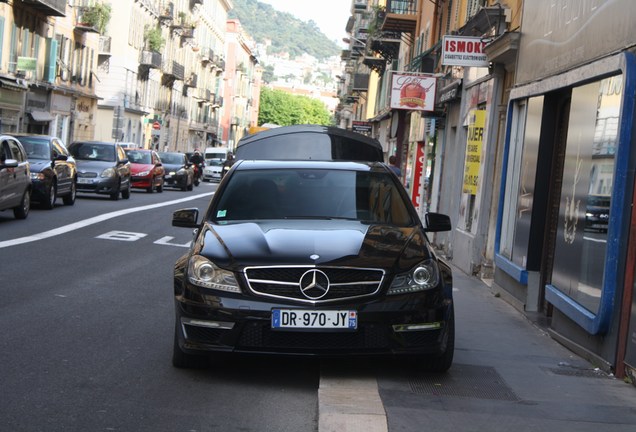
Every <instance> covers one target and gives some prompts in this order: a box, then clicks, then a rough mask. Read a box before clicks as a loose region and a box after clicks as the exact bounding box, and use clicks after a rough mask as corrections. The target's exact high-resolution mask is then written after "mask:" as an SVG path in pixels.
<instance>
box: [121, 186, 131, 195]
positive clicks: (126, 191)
mask: <svg viewBox="0 0 636 432" xmlns="http://www.w3.org/2000/svg"><path fill="white" fill-rule="evenodd" d="M121 197H122V198H123V199H129V198H130V182H128V187H127V188H126V189H124V190H122V191H121Z"/></svg>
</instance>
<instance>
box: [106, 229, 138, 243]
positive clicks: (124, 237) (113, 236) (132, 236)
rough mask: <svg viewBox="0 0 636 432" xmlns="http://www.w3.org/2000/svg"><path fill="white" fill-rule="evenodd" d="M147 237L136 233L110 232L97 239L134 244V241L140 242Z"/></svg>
mask: <svg viewBox="0 0 636 432" xmlns="http://www.w3.org/2000/svg"><path fill="white" fill-rule="evenodd" d="M147 235H148V234H144V233H135V232H129V231H109V232H107V233H104V234H101V235H98V236H97V237H95V238H98V239H105V240H119V241H128V242H133V241H137V240H140V239H142V238H144V237H146V236H147Z"/></svg>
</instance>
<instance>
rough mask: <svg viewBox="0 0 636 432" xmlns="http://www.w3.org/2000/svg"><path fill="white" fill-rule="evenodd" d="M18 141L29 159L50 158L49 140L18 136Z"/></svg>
mask: <svg viewBox="0 0 636 432" xmlns="http://www.w3.org/2000/svg"><path fill="white" fill-rule="evenodd" d="M20 142H21V143H22V146H23V147H24V150H25V151H26V153H27V158H28V159H29V160H41V159H44V160H50V159H51V149H50V147H49V141H48V140H46V139H39V138H33V137H20Z"/></svg>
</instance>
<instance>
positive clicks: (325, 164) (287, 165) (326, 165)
mask: <svg viewBox="0 0 636 432" xmlns="http://www.w3.org/2000/svg"><path fill="white" fill-rule="evenodd" d="M235 165H236V168H235V170H237V171H247V170H259V169H263V170H273V169H332V170H334V169H335V170H348V171H369V170H371V169H377V168H381V169H382V170H385V171H387V172H388V169H387V168H386V165H385V164H383V163H380V162H364V161H362V162H356V161H316V160H309V161H300V160H262V159H261V160H239V161H237V162H236V163H235Z"/></svg>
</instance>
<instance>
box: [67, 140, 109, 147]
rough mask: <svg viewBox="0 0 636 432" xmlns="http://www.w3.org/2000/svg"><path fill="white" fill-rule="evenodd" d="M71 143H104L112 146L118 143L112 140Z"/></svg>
mask: <svg viewBox="0 0 636 432" xmlns="http://www.w3.org/2000/svg"><path fill="white" fill-rule="evenodd" d="M73 144H106V145H112V146H114V145H116V144H119V143H116V142H112V141H73V143H72V144H71V145H73Z"/></svg>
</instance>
